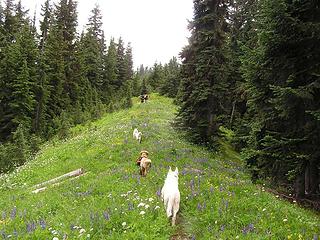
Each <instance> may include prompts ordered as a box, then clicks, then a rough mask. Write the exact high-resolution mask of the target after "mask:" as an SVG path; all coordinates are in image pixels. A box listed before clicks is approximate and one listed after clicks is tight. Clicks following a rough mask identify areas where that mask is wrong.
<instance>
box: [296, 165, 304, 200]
mask: <svg viewBox="0 0 320 240" xmlns="http://www.w3.org/2000/svg"><path fill="white" fill-rule="evenodd" d="M295 192H296V197H297V198H303V197H304V196H305V166H304V169H303V170H302V171H301V172H300V173H299V175H298V176H297V178H296V182H295Z"/></svg>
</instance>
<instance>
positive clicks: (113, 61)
mask: <svg viewBox="0 0 320 240" xmlns="http://www.w3.org/2000/svg"><path fill="white" fill-rule="evenodd" d="M105 62H106V63H105V65H106V77H107V82H108V83H110V85H111V88H112V90H116V89H119V88H120V86H121V85H120V83H119V82H118V80H117V79H118V74H117V47H116V43H115V42H114V39H113V38H111V40H110V44H109V47H108V52H107V55H106V57H105Z"/></svg>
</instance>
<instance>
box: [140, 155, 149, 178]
mask: <svg viewBox="0 0 320 240" xmlns="http://www.w3.org/2000/svg"><path fill="white" fill-rule="evenodd" d="M150 168H151V160H150V159H149V158H142V159H141V162H140V175H141V176H143V177H145V176H147V172H148V171H149V169H150Z"/></svg>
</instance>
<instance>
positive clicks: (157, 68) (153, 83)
mask: <svg viewBox="0 0 320 240" xmlns="http://www.w3.org/2000/svg"><path fill="white" fill-rule="evenodd" d="M163 77H164V73H163V67H162V64H161V63H160V64H158V63H155V64H154V65H153V68H152V70H151V73H150V75H149V76H148V84H149V85H150V87H151V89H152V91H159V88H160V85H161V82H162V81H163Z"/></svg>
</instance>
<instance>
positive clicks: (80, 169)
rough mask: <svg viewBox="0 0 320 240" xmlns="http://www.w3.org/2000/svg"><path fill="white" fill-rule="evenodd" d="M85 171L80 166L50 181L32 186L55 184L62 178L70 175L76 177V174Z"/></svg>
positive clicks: (39, 186)
mask: <svg viewBox="0 0 320 240" xmlns="http://www.w3.org/2000/svg"><path fill="white" fill-rule="evenodd" d="M83 173H84V169H83V168H79V169H77V170H74V171H72V172H68V173H66V174H63V175H61V176H59V177H56V178H53V179H50V180H48V181H45V182H42V183H39V184H37V185H34V186H33V187H32V188H37V189H39V188H41V187H43V186H45V185H48V184H53V183H56V182H59V181H61V180H64V179H67V178H70V177H76V176H79V175H82V174H83Z"/></svg>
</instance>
